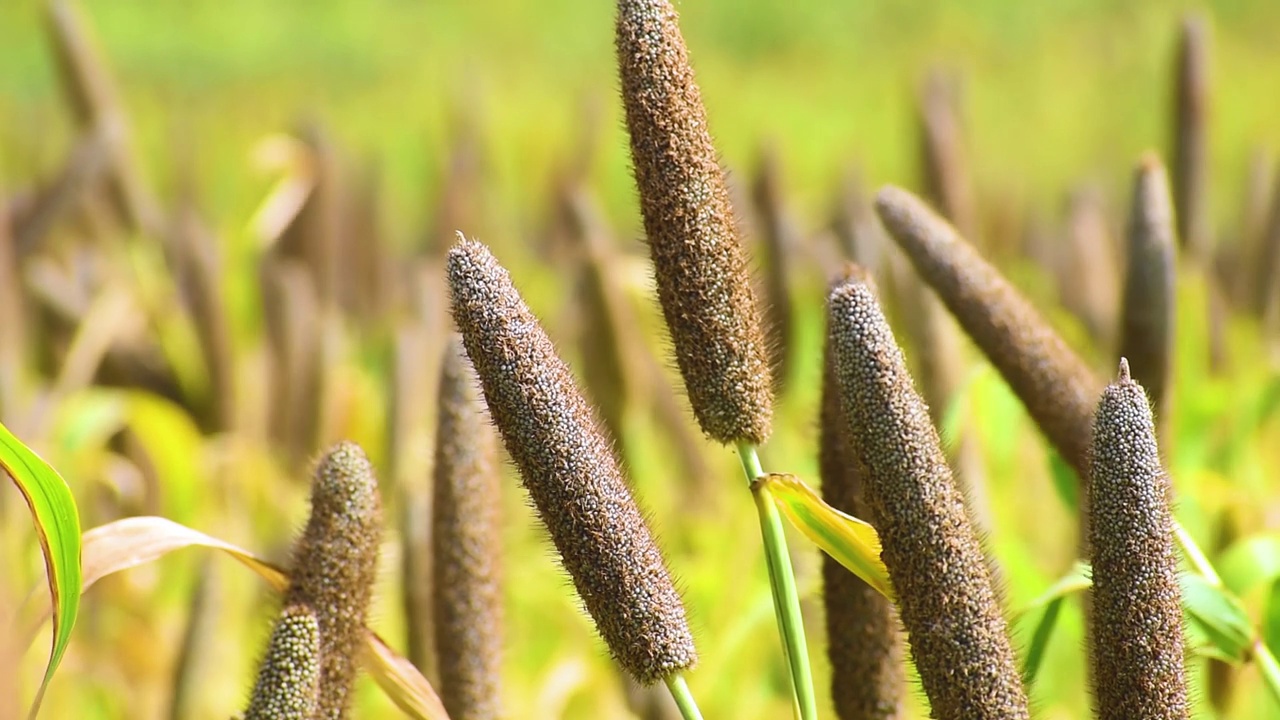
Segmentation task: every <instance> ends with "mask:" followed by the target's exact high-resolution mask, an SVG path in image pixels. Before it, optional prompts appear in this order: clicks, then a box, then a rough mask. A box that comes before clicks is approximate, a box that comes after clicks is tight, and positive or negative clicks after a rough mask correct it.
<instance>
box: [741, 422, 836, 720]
mask: <svg viewBox="0 0 1280 720" xmlns="http://www.w3.org/2000/svg"><path fill="white" fill-rule="evenodd" d="M738 458H739V459H740V460H741V461H742V469H743V471H744V472H745V473H746V474H747V482H748V483H754V482H755V480H756V478H758V477H760V476H761V475H764V469H763V468H761V467H760V458H759V456H758V455H756V448H755V446H754V445H751V444H750V443H745V442H744V443H738ZM752 495H753V496H754V498H755V502H756V512H757V514H758V515H759V516H760V534H761V536H762V537H763V538H764V554H765V560H766V561H767V563H768V566H769V584H770V586H771V587H772V590H773V607H774V611H775V612H776V614H777V617H778V631H779V633H780V634H781V635H782V648H783V652H784V654H785V655H786V658H787V665H788V666H789V667H790V669H791V685H792V688H793V689H794V690H795V696H794V699H795V711H796V717H798V718H800V719H801V720H817V718H818V708H817V700H816V699H815V697H814V694H813V672H812V670H810V668H809V648H808V644H807V643H806V642H805V637H804V618H803V616H802V615H801V614H800V593H799V592H797V591H796V576H795V573H794V572H793V571H792V569H791V556H790V555H788V554H787V538H786V535H784V534H783V530H782V517H781V516H780V515H779V514H778V506H777V505H775V504H774V502H773V495H772V494H771V493H770V492H769V490H768V488H767V487H764V486H757V487H756V489H755V491H754V492H753V493H752Z"/></svg>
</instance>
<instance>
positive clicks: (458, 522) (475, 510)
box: [431, 335, 502, 720]
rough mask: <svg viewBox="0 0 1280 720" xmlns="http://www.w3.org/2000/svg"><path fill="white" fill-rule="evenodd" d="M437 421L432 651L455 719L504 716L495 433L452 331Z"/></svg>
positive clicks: (490, 719) (442, 696)
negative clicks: (434, 653)
mask: <svg viewBox="0 0 1280 720" xmlns="http://www.w3.org/2000/svg"><path fill="white" fill-rule="evenodd" d="M438 398H439V399H438V404H439V415H438V419H437V425H436V462H435V482H434V490H435V501H434V502H433V503H432V511H433V522H432V543H431V545H432V548H433V549H434V551H435V557H434V560H433V562H432V568H433V570H434V574H435V581H434V583H433V584H434V586H435V588H436V592H435V613H434V614H435V634H436V657H438V658H439V659H440V660H439V663H440V684H441V686H442V687H441V693H440V699H441V700H442V701H443V702H444V706H445V709H446V710H447V711H448V712H449V717H451V718H453V720H494V719H496V718H499V717H501V715H502V712H501V707H500V705H499V700H500V698H501V695H502V690H501V669H502V667H501V666H502V583H501V568H500V565H501V562H500V560H501V554H502V543H501V528H500V526H499V521H498V508H499V505H500V503H501V500H502V498H501V490H500V487H499V485H498V462H497V457H496V450H497V447H496V441H495V438H494V436H493V429H492V427H491V426H490V425H489V417H488V413H487V412H486V411H485V407H484V401H483V400H482V399H481V397H480V387H479V382H478V381H477V380H476V376H475V371H473V370H472V369H471V361H470V360H468V359H467V356H466V353H465V351H464V350H463V348H462V338H460V337H458V336H456V335H455V336H454V337H453V338H451V339H450V341H449V344H448V347H447V348H446V349H445V356H444V362H443V364H442V366H441V371H440V393H439V396H438Z"/></svg>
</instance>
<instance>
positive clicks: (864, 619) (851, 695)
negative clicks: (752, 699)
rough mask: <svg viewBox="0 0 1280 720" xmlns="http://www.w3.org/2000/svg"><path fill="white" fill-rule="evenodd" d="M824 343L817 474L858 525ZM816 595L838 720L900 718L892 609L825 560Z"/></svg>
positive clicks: (857, 473)
mask: <svg viewBox="0 0 1280 720" xmlns="http://www.w3.org/2000/svg"><path fill="white" fill-rule="evenodd" d="M834 363H835V361H834V358H833V357H832V353H831V348H830V344H829V343H828V347H827V349H826V352H825V353H824V359H823V374H822V411H821V417H820V422H819V427H818V470H819V473H820V474H821V476H822V498H823V500H825V501H826V502H827V504H828V505H830V506H832V507H834V508H835V509H837V510H840V511H842V512H846V513H849V514H850V515H853V516H855V517H859V518H861V519H863V520H869V521H870V522H871V523H872V524H873V525H874V524H875V521H874V519H872V518H871V517H870V508H869V507H868V505H867V502H866V500H865V498H864V497H863V486H864V484H865V481H864V479H863V475H862V473H863V469H862V468H861V467H859V466H858V464H857V453H856V452H855V451H854V448H853V445H852V440H851V439H850V437H849V425H848V422H847V421H846V419H845V414H844V408H843V407H842V406H841V404H840V389H839V387H838V386H837V383H836V377H835V364H834ZM822 590H823V600H824V601H825V603H826V609H827V657H828V658H829V659H830V660H831V698H832V700H833V702H834V704H835V711H836V716H837V717H839V718H840V720H892V719H893V718H898V717H901V715H902V712H903V706H902V698H903V694H904V690H905V687H906V679H905V669H904V668H905V666H904V663H903V643H902V634H901V633H900V632H898V618H897V616H896V615H895V613H894V610H893V603H891V602H890V601H889V600H888V599H887V598H885V597H884V596H883V595H881V594H880V593H879V592H878V591H877V590H876V589H875V588H873V587H871V586H870V585H868V584H867V583H866V582H864V581H863V580H862V579H861V578H859V577H858V576H857V575H854V574H853V573H851V572H849V570H848V569H847V568H845V567H844V566H843V565H841V564H840V563H839V562H837V561H836V560H835V559H833V558H832V557H831V556H830V555H827V554H825V553H824V554H823V556H822Z"/></svg>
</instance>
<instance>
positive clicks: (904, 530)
mask: <svg viewBox="0 0 1280 720" xmlns="http://www.w3.org/2000/svg"><path fill="white" fill-rule="evenodd" d="M828 302H829V312H830V315H829V325H828V327H829V335H828V342H829V343H830V347H831V350H832V354H833V358H834V365H835V375H836V381H837V383H838V385H839V388H840V397H841V402H842V405H843V407H844V411H845V416H846V419H847V425H848V429H849V435H850V437H851V440H852V445H853V448H854V452H855V454H856V456H857V459H858V465H859V468H860V471H862V472H863V477H864V478H865V481H866V484H865V486H864V488H863V492H864V493H865V496H866V500H867V504H868V506H869V509H870V511H871V517H872V518H873V520H874V522H875V525H876V530H877V531H878V532H879V534H880V541H881V544H882V546H883V549H882V552H881V558H882V559H883V560H884V563H885V566H886V567H887V568H888V570H889V579H890V581H891V582H892V583H893V588H894V591H895V593H896V595H897V597H898V598H899V600H898V612H899V613H900V615H901V618H902V623H903V625H904V627H905V628H906V630H907V634H908V638H909V643H910V647H911V654H912V657H913V659H914V660H915V664H916V668H917V669H918V670H919V673H920V680H921V684H922V685H923V686H924V690H925V693H926V694H927V695H928V696H929V702H930V705H931V708H932V717H935V718H939V719H940V720H961V719H962V718H963V719H965V720H973V719H974V718H978V719H983V718H987V719H990V720H996V719H997V718H999V719H1001V720H1009V719H1010V718H1013V719H1017V718H1028V717H1030V714H1029V711H1028V709H1027V697H1026V692H1025V691H1024V689H1023V687H1022V678H1021V675H1020V673H1019V670H1018V664H1017V658H1016V657H1015V655H1014V652H1013V647H1012V646H1011V644H1010V642H1009V635H1008V628H1007V627H1006V624H1005V620H1004V616H1003V614H1002V613H1001V609H1000V604H999V599H998V595H997V593H996V591H995V588H994V587H993V583H992V580H991V576H990V573H989V571H988V569H987V564H986V561H985V559H984V558H983V553H982V547H981V545H980V544H979V541H978V537H977V534H976V533H975V531H974V529H973V526H972V525H971V524H970V522H969V517H968V514H967V512H966V510H965V505H964V498H963V496H962V495H961V493H960V490H959V488H958V487H957V486H956V484H955V481H954V480H953V478H952V475H951V469H950V468H949V467H948V465H947V461H946V458H945V457H944V456H943V454H942V448H941V445H940V443H939V441H938V434H937V432H936V430H935V429H934V427H933V424H932V422H931V421H930V419H929V410H928V408H927V407H926V406H925V403H924V401H923V400H921V399H920V396H919V395H918V394H917V393H916V390H915V388H914V386H913V385H912V382H911V377H910V375H909V374H908V373H907V369H906V364H905V362H904V360H903V357H902V351H901V350H900V349H899V348H898V345H897V343H896V342H895V340H894V337H893V332H892V331H891V330H890V329H889V324H888V323H887V322H886V321H885V319H884V315H883V314H882V313H881V311H880V307H879V304H878V303H877V301H876V298H875V294H874V292H873V291H872V289H871V288H870V287H869V286H868V285H867V284H865V283H863V282H859V281H857V280H856V279H854V280H851V281H849V282H846V283H844V284H841V285H839V286H837V287H836V288H835V289H834V290H833V291H832V292H831V294H830V296H829V299H828Z"/></svg>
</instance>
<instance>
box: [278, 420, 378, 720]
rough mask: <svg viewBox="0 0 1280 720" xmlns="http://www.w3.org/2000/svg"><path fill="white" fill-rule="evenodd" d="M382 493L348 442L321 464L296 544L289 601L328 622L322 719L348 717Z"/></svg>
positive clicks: (374, 566)
mask: <svg viewBox="0 0 1280 720" xmlns="http://www.w3.org/2000/svg"><path fill="white" fill-rule="evenodd" d="M381 540H382V500H381V497H380V496H379V494H378V480H377V478H376V477H374V474H373V466H372V465H371V464H370V463H369V459H368V458H367V457H365V454H364V451H363V450H361V449H360V446H359V445H356V444H355V443H352V442H341V443H338V444H337V445H335V446H334V447H333V448H331V449H330V450H329V452H328V453H327V454H326V455H325V456H324V457H323V458H322V459H321V460H320V463H319V465H317V467H316V472H315V480H314V482H313V484H312V486H311V519H310V520H308V521H307V527H306V529H305V530H303V531H302V537H301V538H300V539H299V540H298V544H297V546H295V548H294V551H293V582H292V584H291V585H290V586H289V592H288V593H287V594H286V595H285V604H286V605H294V604H302V605H306V606H307V607H309V608H311V609H312V610H313V611H314V612H315V614H316V620H317V621H318V622H319V625H320V655H321V658H322V664H321V674H320V703H319V705H318V706H317V708H316V713H315V719H316V720H340V719H341V718H343V717H345V716H346V711H347V706H348V704H349V701H350V694H351V685H352V683H353V682H354V681H355V676H356V670H357V668H358V662H359V658H360V653H361V652H363V650H362V644H363V642H364V633H365V629H364V622H365V616H366V615H367V614H368V611H369V601H370V600H371V598H372V596H373V584H374V581H375V580H376V578H377V570H378V545H379V543H380V542H381Z"/></svg>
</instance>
